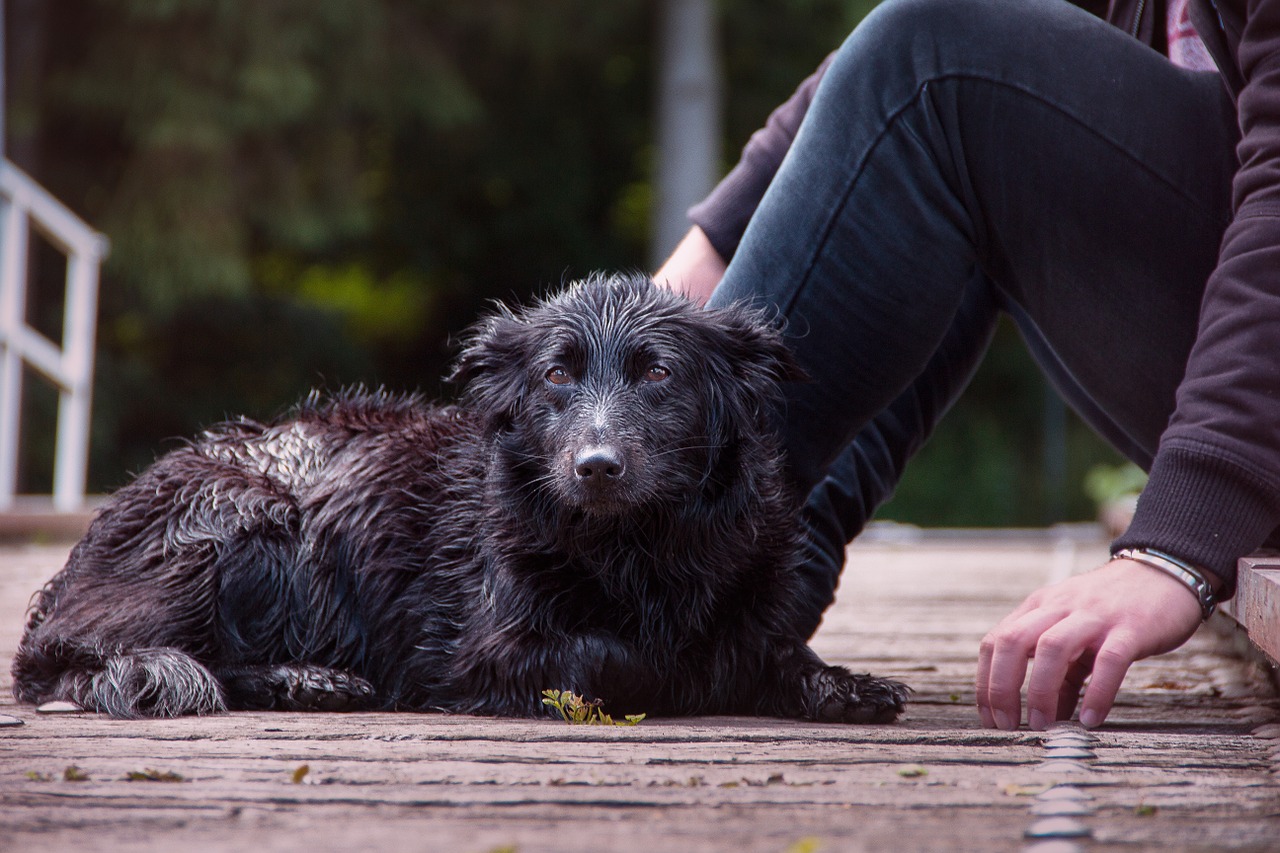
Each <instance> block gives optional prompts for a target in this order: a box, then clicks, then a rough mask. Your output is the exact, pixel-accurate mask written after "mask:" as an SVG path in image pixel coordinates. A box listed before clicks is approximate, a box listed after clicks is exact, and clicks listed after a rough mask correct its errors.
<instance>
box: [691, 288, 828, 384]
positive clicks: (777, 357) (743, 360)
mask: <svg viewBox="0 0 1280 853" xmlns="http://www.w3.org/2000/svg"><path fill="white" fill-rule="evenodd" d="M708 313H714V314H715V315H717V316H716V320H717V322H718V324H719V325H720V326H721V328H723V329H724V330H725V332H726V335H725V337H726V338H727V346H726V350H725V352H726V353H727V354H728V355H729V358H730V361H731V362H732V364H733V366H734V369H735V372H737V374H738V375H739V376H740V377H741V378H743V379H747V380H753V379H756V380H758V379H765V380H767V381H769V382H773V383H778V382H807V381H808V379H809V376H808V374H806V373H805V372H804V369H803V368H802V367H801V366H800V364H799V362H797V361H796V357H795V355H794V354H793V353H792V352H791V348H790V347H789V346H787V344H786V341H785V340H784V339H783V336H782V330H781V329H779V328H778V326H777V324H776V323H772V322H770V321H769V320H768V319H767V318H766V317H765V315H764V313H763V312H760V311H754V310H751V309H747V308H743V307H740V306H736V305H731V306H729V307H728V308H723V309H712V310H711V311H709V312H708Z"/></svg>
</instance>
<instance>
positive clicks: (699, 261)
mask: <svg viewBox="0 0 1280 853" xmlns="http://www.w3.org/2000/svg"><path fill="white" fill-rule="evenodd" d="M725 268H726V264H725V262H724V258H722V257H720V253H719V252H717V251H716V247H715V246H712V245H711V241H710V240H708V239H707V235H706V234H705V233H704V232H703V230H702V229H701V228H699V227H698V226H697V225H695V226H693V227H692V228H691V229H689V233H688V234H685V235H684V239H683V240H681V241H680V245H678V246H676V248H675V251H674V252H672V253H671V257H669V258H667V260H666V261H665V262H663V264H662V267H661V268H660V269H659V270H658V271H657V272H656V273H654V275H653V280H654V281H656V282H657V283H658V284H661V285H664V286H666V287H668V288H670V289H672V290H674V291H676V292H677V293H683V294H684V295H685V296H687V297H689V298H690V299H692V300H693V301H694V302H696V303H698V304H699V305H706V304H707V300H708V299H710V298H711V292H712V291H713V290H715V289H716V285H717V284H719V283H720V279H722V278H724V271H725Z"/></svg>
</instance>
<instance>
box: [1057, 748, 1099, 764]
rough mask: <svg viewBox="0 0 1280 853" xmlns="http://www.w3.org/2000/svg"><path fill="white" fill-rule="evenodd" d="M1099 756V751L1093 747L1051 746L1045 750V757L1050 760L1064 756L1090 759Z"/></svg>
mask: <svg viewBox="0 0 1280 853" xmlns="http://www.w3.org/2000/svg"><path fill="white" fill-rule="evenodd" d="M1097 757H1098V753H1096V752H1094V751H1093V750H1092V749H1082V748H1080V747H1075V746H1051V747H1049V748H1048V749H1046V750H1045V758H1046V759H1048V760H1050V761H1054V760H1058V759H1063V758H1078V759H1090V758H1097Z"/></svg>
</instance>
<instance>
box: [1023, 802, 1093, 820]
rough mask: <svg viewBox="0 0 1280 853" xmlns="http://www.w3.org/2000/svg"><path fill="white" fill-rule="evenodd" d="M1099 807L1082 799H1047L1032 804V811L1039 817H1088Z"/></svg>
mask: <svg viewBox="0 0 1280 853" xmlns="http://www.w3.org/2000/svg"><path fill="white" fill-rule="evenodd" d="M1096 812H1097V809H1094V808H1092V807H1090V806H1087V805H1085V804H1084V803H1083V802H1082V801H1080V800H1057V801H1053V800H1045V801H1042V802H1038V803H1032V804H1031V813H1032V814H1033V815H1036V816H1037V817H1087V816H1089V815H1092V814H1095V813H1096Z"/></svg>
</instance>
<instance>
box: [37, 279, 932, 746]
mask: <svg viewBox="0 0 1280 853" xmlns="http://www.w3.org/2000/svg"><path fill="white" fill-rule="evenodd" d="M795 373H796V370H795V368H794V366H793V362H792V360H791V357H790V354H789V353H788V351H787V350H786V348H785V347H784V345H783V344H782V341H781V337H780V336H779V334H778V333H777V332H776V331H775V330H773V329H771V328H770V327H769V326H768V325H767V324H765V323H764V322H762V320H761V318H760V317H759V316H758V315H756V314H754V313H752V312H749V311H747V310H744V309H738V308H733V309H725V310H712V311H703V310H700V309H698V308H697V307H695V306H694V305H693V304H692V303H690V302H688V301H687V300H685V299H683V298H681V297H678V296H676V295H673V294H672V293H670V292H669V291H666V290H664V289H661V288H658V287H655V286H654V285H652V284H651V283H650V282H649V281H648V280H647V279H644V278H641V277H629V278H628V277H622V278H616V279H611V280H605V279H593V280H590V281H587V282H584V283H581V284H578V285H576V286H573V287H571V288H569V289H568V290H567V291H566V292H564V293H562V294H560V295H559V296H556V297H554V298H551V299H549V300H547V301H544V302H542V303H539V304H537V305H534V306H533V307H530V308H528V309H526V310H524V311H521V312H519V313H514V314H513V313H510V312H506V311H502V312H500V313H498V314H497V315H496V316H493V317H491V318H489V319H488V320H487V321H485V322H483V323H481V324H480V325H479V326H478V327H477V328H476V329H475V330H474V331H473V332H472V334H471V336H470V337H469V339H468V340H467V342H466V344H465V347H464V349H463V351H462V354H461V357H460V359H459V361H458V364H457V367H456V371H455V374H454V378H456V379H457V380H459V381H462V382H465V383H466V390H465V395H464V397H463V403H462V405H461V406H460V407H456V408H455V407H435V406H430V405H427V404H424V403H422V402H421V401H419V400H417V399H414V398H402V397H392V396H388V395H385V394H367V393H352V394H348V395H346V396H342V397H340V398H338V399H335V400H332V401H329V402H319V401H317V400H315V399H314V398H313V399H312V400H310V401H308V402H307V403H306V404H304V405H303V406H302V407H301V409H300V411H298V412H297V413H296V415H295V416H294V417H293V418H291V419H289V420H285V421H282V422H279V423H276V424H273V425H269V426H268V425H262V424H258V423H253V422H251V421H247V420H241V421H236V422H233V423H229V424H225V425H222V426H220V427H218V428H216V429H213V430H211V431H209V432H206V433H205V434H204V435H203V436H202V437H201V438H200V439H199V440H198V441H196V442H195V443H193V444H191V445H189V446H186V447H183V448H182V449H179V450H177V451H175V452H172V453H170V454H168V455H167V456H165V457H163V458H161V459H160V460H159V461H158V462H157V463H156V464H155V465H154V466H152V467H151V468H150V469H149V470H147V471H146V472H144V473H143V474H142V475H141V476H140V477H138V479H137V480H136V481H134V482H133V483H132V484H130V485H128V486H126V487H124V488H123V489H121V490H120V491H119V492H118V493H117V494H116V495H115V496H114V497H113V498H112V500H111V501H110V502H109V503H108V504H107V505H106V506H105V507H104V508H103V510H102V511H101V513H100V514H99V516H98V517H97V518H96V519H95V521H94V522H93V525H92V527H91V528H90V530H89V533H88V535H87V536H86V537H85V539H84V540H83V541H81V542H80V543H79V544H78V545H77V546H76V548H75V549H74V550H73V551H72V553H71V557H70V560H69V562H68V564H67V566H66V567H65V568H64V569H63V570H62V571H61V572H60V573H59V574H58V575H57V576H55V577H54V578H53V580H52V581H51V582H50V583H49V584H48V585H47V586H46V587H45V588H44V589H43V590H42V591H41V592H40V593H39V594H38V596H37V598H36V600H35V603H34V605H33V608H32V612H31V615H30V618H29V621H28V624H27V629H26V634H25V636H24V637H23V640H22V644H21V647H20V649H19V651H18V655H17V657H16V659H15V662H14V665H13V676H14V681H15V686H14V692H15V694H16V696H17V697H18V699H20V700H22V701H27V702H43V701H47V700H51V699H66V700H70V701H72V702H75V703H78V704H79V705H81V706H82V707H85V708H88V709H93V710H97V711H103V712H106V713H110V714H114V715H116V716H170V715H177V714H187V713H209V712H215V711H220V710H224V709H264V708H278V709H320V710H325V709H349V708H400V709H419V710H426V709H443V710H446V711H455V712H469V713H480V714H496V715H524V716H532V715H537V714H541V713H545V710H546V709H545V708H543V707H542V705H541V694H542V691H544V690H547V689H568V690H572V691H574V692H577V693H579V694H582V695H584V696H587V697H599V698H601V699H603V700H604V702H605V705H604V707H605V709H606V710H608V711H609V712H610V713H613V714H618V713H623V712H645V713H649V714H665V715H673V714H707V713H730V714H762V715H776V716H783V717H799V718H805V719H815V720H827V721H840V722H888V721H891V720H893V719H895V718H896V717H897V716H898V714H899V713H900V712H901V711H902V707H903V701H904V699H905V696H906V694H907V689H906V688H905V687H903V686H902V685H900V684H898V683H896V682H892V681H886V680H882V679H877V678H872V677H871V676H867V675H852V674H850V673H849V672H848V671H847V670H845V669H842V668H840V667H834V666H827V665H826V664H824V663H823V662H822V661H821V660H819V659H818V657H817V656H816V655H815V654H814V653H813V652H812V651H811V650H810V649H809V647H808V646H807V645H806V644H805V643H804V642H803V640H802V639H800V638H798V637H797V636H795V635H794V632H793V631H792V630H791V629H790V628H789V626H790V625H791V624H793V622H794V621H795V620H794V618H793V615H792V601H793V594H794V591H795V589H796V586H797V584H798V580H797V577H796V572H795V566H796V562H797V555H798V554H799V553H800V548H799V545H800V543H799V540H798V534H797V525H796V518H795V502H794V501H793V499H792V497H791V496H790V495H789V494H788V493H787V490H786V488H785V487H784V485H783V484H784V480H783V477H782V464H781V460H780V456H779V450H778V447H777V444H776V440H775V438H774V436H773V435H772V433H771V432H770V430H769V428H768V417H769V416H768V413H769V411H770V409H771V406H772V405H773V404H774V402H775V400H774V398H775V395H776V393H777V385H778V382H779V381H780V380H783V379H786V378H791V377H794V375H795Z"/></svg>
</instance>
